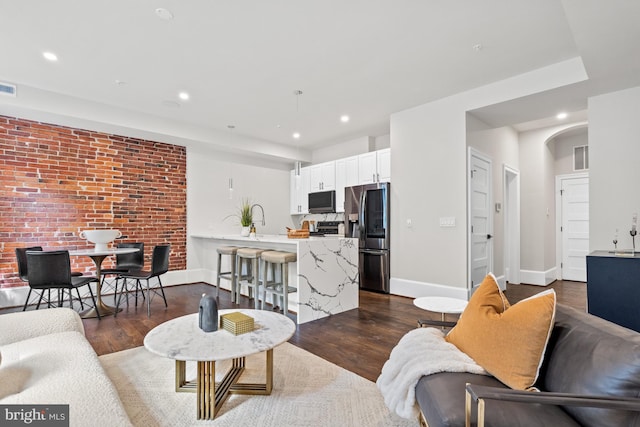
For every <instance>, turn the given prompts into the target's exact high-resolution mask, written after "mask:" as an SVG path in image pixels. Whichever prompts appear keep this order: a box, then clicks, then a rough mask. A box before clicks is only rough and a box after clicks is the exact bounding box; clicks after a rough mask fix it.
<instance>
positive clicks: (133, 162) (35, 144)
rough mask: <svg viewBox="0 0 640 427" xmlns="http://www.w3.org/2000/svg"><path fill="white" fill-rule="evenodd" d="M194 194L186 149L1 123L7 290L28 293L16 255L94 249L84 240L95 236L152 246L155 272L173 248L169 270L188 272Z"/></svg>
mask: <svg viewBox="0 0 640 427" xmlns="http://www.w3.org/2000/svg"><path fill="white" fill-rule="evenodd" d="M186 193H187V187H186V149H185V148H184V147H179V146H175V145H170V144H164V143H158V142H153V141H145V140H140V139H134V138H127V137H122V136H116V135H109V134H105V133H100V132H92V131H87V130H81V129H73V128H68V127H62V126H56V125H50V124H45V123H38V122H33V121H29V120H22V119H17V118H11V117H4V116H0V207H1V211H0V219H1V221H0V287H10V286H23V285H24V283H23V282H22V281H20V279H19V278H18V275H17V272H18V266H17V264H16V260H15V248H16V247H24V246H34V245H38V246H42V247H43V248H44V249H45V250H47V249H56V248H64V249H69V250H72V249H80V248H86V247H91V246H92V245H91V244H88V243H87V242H86V241H85V240H82V239H80V238H79V237H78V234H79V233H80V231H82V230H86V229H95V228H117V229H119V230H120V231H121V232H122V235H123V237H122V239H121V240H122V241H140V242H144V244H145V266H146V267H147V268H148V267H149V266H150V258H151V252H152V248H153V246H154V245H157V244H161V243H170V244H171V258H170V262H169V269H170V270H182V269H185V268H186V228H187V216H186V206H187V205H186ZM71 262H72V268H73V269H74V270H81V271H86V272H93V271H94V270H95V268H94V266H93V263H92V261H91V260H90V259H89V258H88V257H71ZM112 262H113V261H112V260H110V259H107V260H105V262H104V265H103V267H109V266H110V265H111V263H112Z"/></svg>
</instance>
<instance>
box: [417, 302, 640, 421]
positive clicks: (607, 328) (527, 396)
mask: <svg viewBox="0 0 640 427" xmlns="http://www.w3.org/2000/svg"><path fill="white" fill-rule="evenodd" d="M639 313H640V307H639ZM639 315H640V314H639ZM421 322H428V323H432V322H429V321H421ZM435 323H441V322H435ZM423 326H424V324H423ZM536 386H537V387H538V388H539V389H540V390H541V392H539V393H538V392H527V391H516V390H511V389H510V388H508V387H507V386H505V385H504V384H502V383H501V382H499V381H498V380H497V379H495V378H493V377H491V376H483V375H475V374H468V373H437V374H433V375H428V376H424V377H422V378H421V379H420V381H418V384H417V386H416V400H417V402H418V405H419V406H420V411H421V414H420V415H421V420H420V421H421V424H422V425H423V426H428V427H458V426H464V425H465V412H466V413H467V414H468V417H469V420H468V421H469V425H471V426H476V425H477V426H479V427H481V426H482V425H484V426H487V427H518V426H554V427H561V426H594V427H595V426H598V427H605V426H615V427H623V426H624V427H631V426H639V427H640V333H638V332H634V331H632V330H630V329H626V328H623V327H621V326H618V325H616V324H613V323H611V322H608V321H606V320H603V319H600V318H598V317H595V316H592V315H590V314H587V313H583V312H580V311H577V310H575V309H572V308H570V307H566V306H562V305H558V306H557V308H556V322H555V325H554V329H553V331H552V334H551V337H550V340H549V344H548V345H547V349H546V352H545V358H544V361H543V364H542V366H541V369H540V375H539V378H538V381H537V383H536ZM465 399H468V402H466V403H467V408H468V411H465ZM478 419H480V421H478Z"/></svg>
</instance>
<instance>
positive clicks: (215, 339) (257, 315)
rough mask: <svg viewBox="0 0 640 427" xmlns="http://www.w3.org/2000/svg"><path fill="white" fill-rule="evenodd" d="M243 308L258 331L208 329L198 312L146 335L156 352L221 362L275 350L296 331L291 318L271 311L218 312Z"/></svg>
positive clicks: (148, 343) (148, 348) (174, 320)
mask: <svg viewBox="0 0 640 427" xmlns="http://www.w3.org/2000/svg"><path fill="white" fill-rule="evenodd" d="M236 311H239V312H241V313H244V314H246V315H247V316H251V317H253V319H254V330H253V331H252V332H247V333H245V334H241V335H233V334H232V333H231V332H228V331H225V330H224V329H218V330H217V331H215V332H204V331H203V330H202V329H200V327H199V326H198V313H194V314H188V315H186V316H182V317H178V318H176V319H173V320H169V321H167V322H164V323H162V324H160V325H158V326H156V327H155V328H153V329H152V330H151V331H149V333H148V334H147V336H145V337H144V346H145V347H146V348H147V350H149V351H150V352H152V353H155V354H157V355H159V356H162V357H168V358H170V359H175V360H185V361H188V360H191V361H218V360H227V359H232V358H236V357H244V356H248V355H250V354H254V353H260V352H263V351H266V350H269V349H272V348H274V347H276V346H278V345H280V344H282V343H283V342H285V341H287V340H289V338H291V336H293V334H294V333H295V331H296V326H295V324H294V323H293V321H292V320H291V319H289V318H288V317H286V316H284V315H282V314H280V313H274V312H271V311H263V310H248V309H228V310H220V311H218V315H222V314H227V313H233V312H236Z"/></svg>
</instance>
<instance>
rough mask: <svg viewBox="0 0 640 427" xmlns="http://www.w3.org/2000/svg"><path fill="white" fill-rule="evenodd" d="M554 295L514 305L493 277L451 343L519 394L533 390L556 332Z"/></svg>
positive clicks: (474, 300) (474, 298) (480, 290)
mask: <svg viewBox="0 0 640 427" xmlns="http://www.w3.org/2000/svg"><path fill="white" fill-rule="evenodd" d="M555 314H556V294H555V291H554V290H553V289H549V290H547V291H544V292H541V293H539V294H537V295H534V296H532V297H529V298H527V299H524V300H522V301H520V302H518V303H516V304H514V305H509V301H507V299H506V297H505V296H504V294H503V293H502V291H500V288H499V287H498V283H497V282H496V278H495V277H494V276H493V275H492V274H488V275H487V277H485V278H484V280H483V281H482V283H481V284H480V286H479V287H478V289H476V291H475V293H474V294H473V295H472V296H471V299H470V300H469V303H468V304H467V307H466V309H465V310H464V312H463V313H462V315H461V316H460V319H459V320H458V323H457V325H456V326H455V327H454V328H453V329H452V330H451V331H450V332H449V334H448V335H447V337H446V340H447V341H448V342H450V343H452V344H453V345H455V346H456V347H458V348H459V349H460V350H461V351H463V352H464V353H466V354H467V355H469V357H471V358H472V359H473V360H475V361H476V363H477V364H478V365H480V366H482V367H483V368H484V369H485V370H486V371H487V372H489V373H490V374H491V375H493V376H494V377H496V378H497V379H498V380H500V381H502V382H503V383H504V384H506V385H507V386H509V387H511V388H513V389H516V390H529V389H533V388H534V387H533V385H534V384H535V382H536V380H537V379H538V371H539V370H540V365H541V364H542V360H543V358H544V352H545V349H546V347H547V342H548V341H549V336H550V335H551V330H552V329H553V324H554V321H555Z"/></svg>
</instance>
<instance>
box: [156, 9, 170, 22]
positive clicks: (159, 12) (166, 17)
mask: <svg viewBox="0 0 640 427" xmlns="http://www.w3.org/2000/svg"><path fill="white" fill-rule="evenodd" d="M156 15H158V17H159V18H160V19H164V20H165V21H170V20H172V19H173V13H171V12H169V11H168V10H167V9H165V8H163V7H159V8H157V9H156Z"/></svg>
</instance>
